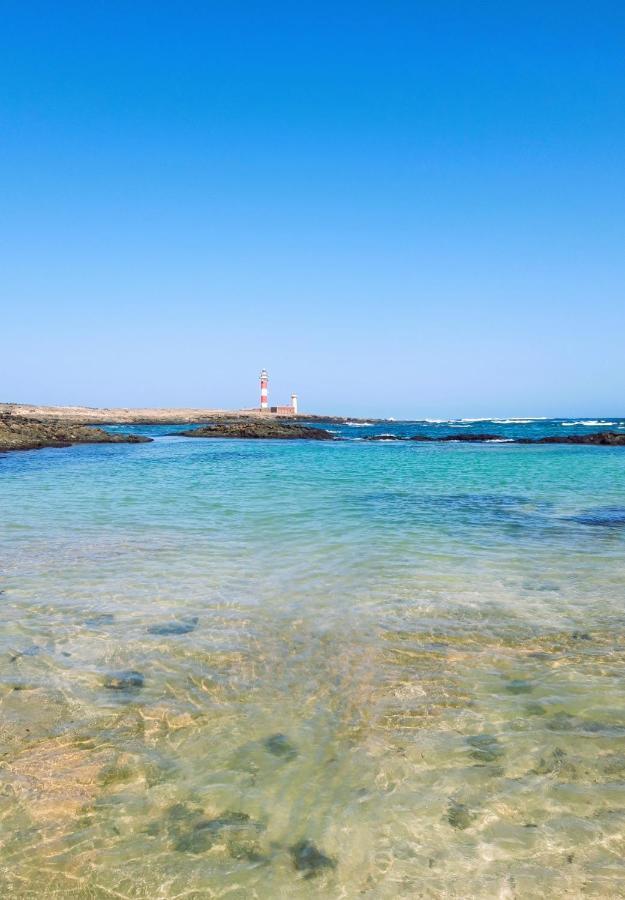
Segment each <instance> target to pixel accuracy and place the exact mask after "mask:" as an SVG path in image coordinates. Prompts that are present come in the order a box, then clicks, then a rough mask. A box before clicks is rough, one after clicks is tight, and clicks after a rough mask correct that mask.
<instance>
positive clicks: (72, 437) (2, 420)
mask: <svg viewBox="0 0 625 900" xmlns="http://www.w3.org/2000/svg"><path fill="white" fill-rule="evenodd" d="M151 440H152V438H149V437H144V436H143V435H138V434H111V433H109V432H108V431H104V430H103V429H102V428H92V427H88V426H86V425H76V424H71V423H69V422H40V421H37V420H36V419H25V418H22V417H20V416H11V415H4V416H0V453H6V452H7V451H9V450H41V449H43V448H44V447H71V446H72V444H145V443H148V442H150V441H151Z"/></svg>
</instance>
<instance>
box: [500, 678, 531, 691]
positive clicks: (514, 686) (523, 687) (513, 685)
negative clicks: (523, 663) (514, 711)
mask: <svg viewBox="0 0 625 900" xmlns="http://www.w3.org/2000/svg"><path fill="white" fill-rule="evenodd" d="M506 690H507V691H508V692H509V693H510V694H531V693H532V691H533V690H534V685H533V684H532V683H531V681H526V680H525V678H513V679H512V681H509V682H508V683H507V684H506Z"/></svg>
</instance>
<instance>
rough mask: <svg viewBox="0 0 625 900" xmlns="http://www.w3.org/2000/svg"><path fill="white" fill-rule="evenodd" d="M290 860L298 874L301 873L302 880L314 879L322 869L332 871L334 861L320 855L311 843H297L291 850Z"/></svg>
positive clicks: (322, 854) (334, 864)
mask: <svg viewBox="0 0 625 900" xmlns="http://www.w3.org/2000/svg"><path fill="white" fill-rule="evenodd" d="M290 851H291V859H292V860H293V865H294V866H295V868H296V869H297V871H298V872H302V873H303V875H304V878H314V876H315V875H318V874H319V873H320V872H321V871H323V869H334V868H335V867H336V861H335V860H333V859H331V857H329V856H326V854H325V853H322V852H321V850H319V849H318V848H317V847H315V845H314V844H313V842H312V841H306V840H304V841H298V842H297V844H294V845H293V846H292V847H291V848H290Z"/></svg>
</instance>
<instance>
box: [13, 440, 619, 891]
mask: <svg viewBox="0 0 625 900" xmlns="http://www.w3.org/2000/svg"><path fill="white" fill-rule="evenodd" d="M0 510H1V526H2V531H1V535H0V553H1V556H0V562H1V565H2V582H1V584H0V588H2V589H3V593H2V594H1V595H0V602H1V604H2V613H3V615H2V628H1V630H0V635H1V639H0V754H1V755H0V896H2V897H5V896H11V897H13V896H14V897H20V898H21V897H24V898H40V897H59V898H85V900H86V898H100V897H102V898H107V897H117V898H150V900H152V898H168V900H169V898H185V900H188V898H205V897H228V898H296V900H297V898H310V897H323V898H326V897H327V898H337V900H338V898H361V897H365V898H404V897H406V898H412V897H425V898H439V897H441V898H442V897H445V898H447V897H449V898H467V897H478V898H482V897H484V898H489V897H493V898H535V897H553V896H557V897H560V896H562V897H619V896H625V861H624V860H625V666H624V656H625V452H623V451H622V450H621V449H619V448H616V449H607V448H594V447H557V446H556V447H523V446H514V445H505V444H492V445H483V446H470V445H469V446H462V445H417V446H415V445H409V444H366V443H364V442H345V443H337V444H331V445H325V444H306V443H300V442H293V443H288V442H285V443H280V442H276V443H272V442H263V441H257V442H253V441H250V442H247V441H243V442H234V441H228V442H226V441H222V442H220V441H218V440H217V441H208V440H204V441H202V440H195V441H194V440H185V439H178V438H166V437H160V438H159V439H158V440H156V441H155V442H154V443H153V444H149V445H137V446H127V447H126V446H110V447H103V446H100V447H98V446H94V447H76V448H72V449H69V450H62V451H40V452H37V453H30V454H14V455H10V456H5V457H0ZM172 626H175V628H173V629H172ZM172 630H176V631H178V632H181V633H163V631H165V632H167V631H169V632H171V631H172ZM129 673H132V674H129Z"/></svg>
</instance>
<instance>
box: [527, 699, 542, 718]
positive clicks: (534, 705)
mask: <svg viewBox="0 0 625 900" xmlns="http://www.w3.org/2000/svg"><path fill="white" fill-rule="evenodd" d="M546 712H547V707H546V706H543V704H542V703H538V702H536V701H535V700H534V701H532V702H531V703H526V704H525V713H526V715H528V716H544V715H545V713H546Z"/></svg>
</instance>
